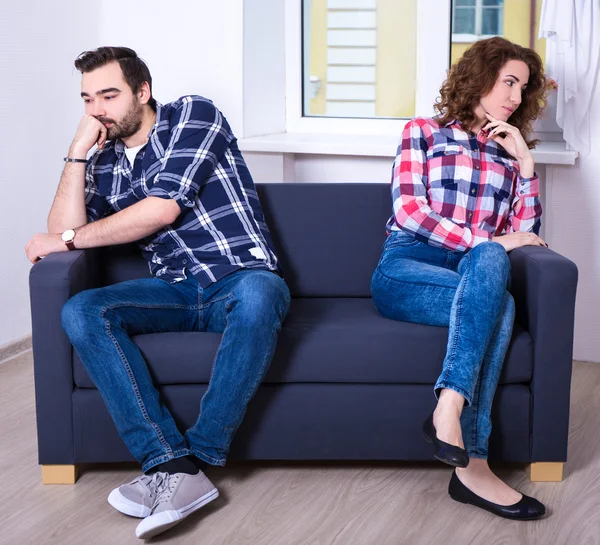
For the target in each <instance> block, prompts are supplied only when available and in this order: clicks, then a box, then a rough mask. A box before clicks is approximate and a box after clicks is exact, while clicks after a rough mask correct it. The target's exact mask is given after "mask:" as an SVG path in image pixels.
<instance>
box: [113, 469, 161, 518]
mask: <svg viewBox="0 0 600 545" xmlns="http://www.w3.org/2000/svg"><path fill="white" fill-rule="evenodd" d="M157 475H158V473H154V474H153V475H141V476H139V477H138V478H137V479H134V480H133V481H131V482H130V483H127V484H124V485H122V486H119V488H115V489H114V490H113V491H112V492H111V493H110V494H109V495H108V503H110V504H111V505H112V506H113V507H114V508H115V509H116V510H117V511H120V512H121V513H124V514H126V515H129V516H130V517H139V518H144V517H147V516H148V515H149V514H150V512H151V511H152V506H153V505H154V500H155V499H156V495H157V488H158V485H159V484H160V483H162V481H163V479H162V478H161V477H157Z"/></svg>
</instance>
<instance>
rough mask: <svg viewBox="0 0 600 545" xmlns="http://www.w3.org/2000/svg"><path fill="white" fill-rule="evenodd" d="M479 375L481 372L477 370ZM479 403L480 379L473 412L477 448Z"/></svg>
mask: <svg viewBox="0 0 600 545" xmlns="http://www.w3.org/2000/svg"><path fill="white" fill-rule="evenodd" d="M479 373H480V374H481V370H479ZM480 401H481V378H480V379H479V388H478V389H477V404H476V410H475V430H474V434H475V444H476V445H478V446H479V441H478V438H479V402H480Z"/></svg>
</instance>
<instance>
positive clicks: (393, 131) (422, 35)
mask: <svg viewBox="0 0 600 545" xmlns="http://www.w3.org/2000/svg"><path fill="white" fill-rule="evenodd" d="M285 2H286V3H285V55H286V132H288V133H330V134H364V135H390V136H397V135H399V134H400V133H401V132H402V129H403V128H404V125H405V124H406V121H407V120H408V119H412V118H394V119H388V118H341V117H319V116H304V115H303V108H302V101H303V73H302V72H303V51H302V37H303V33H304V30H303V26H302V20H303V19H302V12H303V9H302V7H303V6H302V0H285ZM451 8H452V2H451V0H446V2H445V8H444V7H443V6H442V7H441V8H440V0H418V2H417V21H416V25H417V48H416V49H417V50H416V54H417V64H416V66H417V69H416V89H415V99H416V100H415V117H418V116H425V117H429V116H432V115H433V114H434V109H433V105H434V102H435V99H436V98H437V97H438V96H439V89H440V86H441V84H442V82H443V81H444V79H445V78H446V73H447V70H448V68H449V67H450V47H451V26H450V24H451V16H452V9H451ZM432 13H435V14H436V24H435V25H433V24H432V22H431V14H432ZM440 28H446V29H447V31H446V32H440V31H439V29H440Z"/></svg>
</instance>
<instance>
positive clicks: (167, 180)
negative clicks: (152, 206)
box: [148, 97, 233, 210]
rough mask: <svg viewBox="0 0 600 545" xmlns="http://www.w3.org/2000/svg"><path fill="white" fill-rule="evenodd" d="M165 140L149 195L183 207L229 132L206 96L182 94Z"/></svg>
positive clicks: (189, 203)
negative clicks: (166, 144)
mask: <svg viewBox="0 0 600 545" xmlns="http://www.w3.org/2000/svg"><path fill="white" fill-rule="evenodd" d="M171 127H172V129H171V135H170V139H169V144H168V146H167V148H166V149H165V153H164V156H163V158H162V166H161V169H160V171H159V172H158V174H156V176H155V179H154V183H153V185H152V188H151V190H150V191H149V192H148V196H149V197H159V198H162V199H173V200H175V201H176V202H177V204H179V206H180V208H181V209H182V210H184V209H185V208H187V207H192V206H194V202H195V200H196V197H197V196H198V192H199V190H200V188H201V187H202V184H203V183H204V182H206V180H208V179H209V178H210V176H211V175H212V173H213V171H214V170H215V168H216V167H217V164H218V163H219V161H220V159H221V157H222V156H223V154H224V153H225V152H226V150H227V148H228V147H229V145H230V143H231V141H232V140H233V134H232V132H231V129H230V128H229V125H228V123H227V122H226V120H225V119H224V118H223V115H222V114H221V112H220V111H219V110H218V109H217V108H216V107H215V106H214V105H213V104H212V102H210V101H209V100H206V99H201V98H199V97H184V98H182V99H181V106H180V107H179V109H178V110H177V112H175V114H174V115H173V118H172V119H171Z"/></svg>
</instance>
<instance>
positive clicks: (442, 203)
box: [387, 117, 542, 251]
mask: <svg viewBox="0 0 600 545" xmlns="http://www.w3.org/2000/svg"><path fill="white" fill-rule="evenodd" d="M392 200H393V207H394V215H393V216H392V217H391V218H390V220H389V222H388V224H387V229H388V232H390V231H394V230H402V231H405V232H408V233H410V234H412V235H413V236H415V237H416V238H417V239H419V240H421V241H422V242H426V243H428V244H431V245H432V246H437V247H443V248H446V249H448V250H458V251H466V250H468V249H469V248H473V247H474V246H476V245H477V244H480V243H482V242H485V241H488V240H490V238H491V237H492V236H494V235H501V234H506V233H512V232H516V231H532V232H534V233H536V234H537V233H538V232H539V228H540V217H541V215H542V206H541V204H540V198H539V180H538V177H537V175H535V174H534V176H533V177H532V178H521V176H520V174H519V164H518V162H517V161H516V160H515V159H513V158H512V157H511V156H510V155H509V154H508V153H507V152H506V151H505V150H504V149H503V148H502V147H501V146H500V145H499V144H496V142H494V141H493V140H489V139H488V138H487V136H486V135H485V134H484V133H482V132H480V133H479V134H477V135H473V134H469V133H467V132H466V131H465V130H464V129H463V128H462V126H461V124H460V122H458V121H453V122H451V123H449V124H448V125H446V126H443V127H441V126H439V125H438V124H437V123H436V121H435V120H434V119H426V118H419V117H417V118H415V119H412V120H411V121H409V122H408V123H407V124H406V126H405V127H404V131H403V133H402V142H401V143H400V147H399V148H398V155H397V157H396V160H395V161H394V167H393V175H392Z"/></svg>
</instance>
